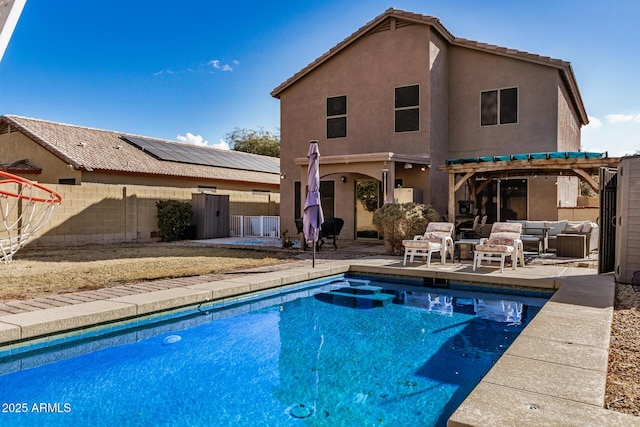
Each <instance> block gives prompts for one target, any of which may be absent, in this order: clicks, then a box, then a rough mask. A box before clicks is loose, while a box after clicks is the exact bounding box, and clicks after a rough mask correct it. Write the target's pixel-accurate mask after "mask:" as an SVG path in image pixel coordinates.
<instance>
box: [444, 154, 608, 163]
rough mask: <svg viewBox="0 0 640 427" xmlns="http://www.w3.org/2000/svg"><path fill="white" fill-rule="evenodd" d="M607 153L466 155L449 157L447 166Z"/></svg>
mask: <svg viewBox="0 0 640 427" xmlns="http://www.w3.org/2000/svg"><path fill="white" fill-rule="evenodd" d="M606 157H608V155H607V153H589V152H585V151H553V152H548V153H525V154H509V155H504V156H482V157H464V158H459V159H447V166H449V165H461V164H464V163H479V162H509V161H513V160H520V161H523V160H549V159H602V158H606Z"/></svg>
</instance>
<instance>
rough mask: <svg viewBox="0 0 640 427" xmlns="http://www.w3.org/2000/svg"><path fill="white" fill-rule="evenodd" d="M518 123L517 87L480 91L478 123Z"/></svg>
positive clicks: (482, 124) (485, 124)
mask: <svg viewBox="0 0 640 427" xmlns="http://www.w3.org/2000/svg"><path fill="white" fill-rule="evenodd" d="M509 123H518V88H515V87H512V88H508V89H500V90H487V91H484V92H480V125H481V126H493V125H497V124H501V125H505V124H509Z"/></svg>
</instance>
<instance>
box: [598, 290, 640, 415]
mask: <svg viewBox="0 0 640 427" xmlns="http://www.w3.org/2000/svg"><path fill="white" fill-rule="evenodd" d="M605 405H606V407H607V408H608V409H612V410H614V411H618V412H624V413H627V414H632V415H636V416H640V287H638V291H637V292H636V291H635V290H634V289H633V287H632V286H630V285H622V284H618V285H616V302H615V310H614V313H613V324H612V326H611V344H610V346H609V371H608V373H607V389H606V396H605Z"/></svg>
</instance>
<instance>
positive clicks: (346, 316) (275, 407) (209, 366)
mask: <svg viewBox="0 0 640 427" xmlns="http://www.w3.org/2000/svg"><path fill="white" fill-rule="evenodd" d="M362 285H365V286H364V287H363V286H362ZM372 286H374V287H372ZM345 287H346V288H345ZM375 287H381V288H384V289H383V290H382V291H380V290H379V289H376V288H375ZM360 288H361V289H362V290H361V291H358V292H357V293H358V294H361V295H352V293H353V292H355V291H354V290H353V289H360ZM332 290H333V291H334V294H327V293H326V292H327V291H332ZM371 295H374V297H371ZM544 302H545V298H542V297H537V296H534V297H532V296H517V295H499V294H491V293H479V292H475V291H474V292H471V291H468V290H450V289H431V288H423V287H416V286H413V285H412V284H406V283H404V284H403V283H395V284H392V283H388V282H386V281H385V282H376V281H371V282H368V281H361V280H360V279H353V280H351V281H350V282H344V279H338V280H334V283H327V282H325V283H322V286H320V287H313V288H310V287H305V288H300V289H296V290H293V291H290V292H288V293H286V294H278V295H269V296H267V297H262V298H259V299H251V300H247V301H246V302H243V303H237V304H227V305H226V306H224V307H217V306H210V307H200V308H199V309H198V310H193V311H192V313H191V314H189V315H186V316H183V317H180V318H178V319H175V320H168V319H165V320H162V321H159V322H155V323H151V322H150V323H149V325H146V326H141V325H138V326H137V327H136V328H133V329H123V330H121V331H118V332H112V333H109V334H107V335H105V336H103V337H101V338H93V339H91V340H79V341H78V342H76V343H70V344H65V345H62V346H58V347H56V348H50V349H41V350H38V351H32V352H23V353H22V354H19V355H9V356H6V352H5V353H4V354H5V357H3V358H1V359H0V373H4V374H3V375H0V403H1V404H2V408H1V412H0V425H3V426H14V425H15V426H22V425H24V426H33V425H42V426H58V425H65V426H85V425H92V426H101V425H108V426H116V425H117V426H156V425H162V426H302V425H305V426H410V425H412V426H418V425H420V426H432V425H445V424H446V420H447V419H448V417H449V416H450V415H451V413H453V411H454V410H455V408H456V407H457V406H458V405H459V404H460V403H461V402H462V400H464V398H465V397H466V396H467V395H468V394H469V392H470V391H471V390H472V389H473V387H474V386H475V385H476V384H477V383H478V382H479V381H480V379H481V378H482V377H483V376H484V375H485V374H486V373H487V372H488V370H489V369H490V368H491V366H492V365H493V364H494V363H495V362H496V361H497V360H498V358H499V357H500V355H501V354H502V353H503V352H504V351H505V350H506V348H507V347H508V346H509V345H510V344H511V343H512V342H513V341H514V340H515V338H516V337H517V335H518V334H519V333H520V331H521V330H522V329H523V328H524V327H525V326H526V324H527V322H528V321H529V320H530V319H531V318H532V317H533V316H534V315H535V314H536V313H537V312H538V311H539V309H540V307H541V306H542V304H544ZM194 313H195V314H194ZM0 350H1V349H0ZM0 354H1V353H0ZM50 360H57V361H56V362H55V363H47V362H48V361H50Z"/></svg>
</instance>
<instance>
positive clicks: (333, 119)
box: [327, 95, 347, 139]
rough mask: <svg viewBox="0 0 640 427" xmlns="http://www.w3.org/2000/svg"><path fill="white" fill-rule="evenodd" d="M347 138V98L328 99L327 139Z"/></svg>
mask: <svg viewBox="0 0 640 427" xmlns="http://www.w3.org/2000/svg"><path fill="white" fill-rule="evenodd" d="M346 136H347V96H346V95H343V96H335V97H333V98H327V139H330V138H346Z"/></svg>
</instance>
